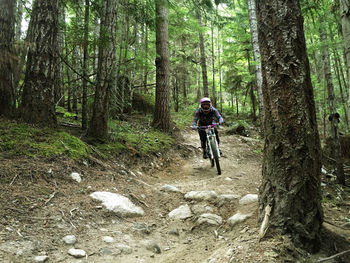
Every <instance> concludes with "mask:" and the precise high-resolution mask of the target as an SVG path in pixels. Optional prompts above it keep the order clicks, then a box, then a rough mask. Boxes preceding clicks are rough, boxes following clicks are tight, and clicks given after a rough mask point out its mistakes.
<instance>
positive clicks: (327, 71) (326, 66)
mask: <svg viewBox="0 0 350 263" xmlns="http://www.w3.org/2000/svg"><path fill="white" fill-rule="evenodd" d="M319 30H320V39H321V42H322V60H323V71H324V76H325V80H326V83H327V91H328V106H329V115H330V117H329V120H330V121H331V136H332V152H333V154H334V156H333V159H334V160H336V174H337V181H338V183H340V184H343V185H345V176H344V167H343V160H342V156H341V149H340V142H339V131H338V123H339V117H335V114H338V113H337V108H336V107H335V103H334V100H335V95H334V86H333V82H332V73H331V62H330V55H329V50H328V46H327V34H326V32H325V27H324V21H323V20H322V18H321V22H320V27H319Z"/></svg>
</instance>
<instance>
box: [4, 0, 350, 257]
mask: <svg viewBox="0 0 350 263" xmlns="http://www.w3.org/2000/svg"><path fill="white" fill-rule="evenodd" d="M0 18H1V19H0V43H1V54H0V116H2V119H1V122H2V124H1V129H2V131H1V135H2V136H3V138H5V139H1V138H0V150H1V151H5V150H9V149H10V148H11V147H12V146H11V145H10V144H9V143H7V142H6V138H9V137H6V136H10V135H9V134H6V130H9V129H10V128H9V127H12V125H13V122H14V121H16V123H17V124H18V125H22V124H23V125H29V126H27V128H26V129H28V130H29V129H31V127H38V128H39V129H47V128H48V129H51V131H52V130H53V131H56V132H57V131H60V129H62V128H69V129H75V132H73V133H75V134H79V136H80V137H79V138H81V139H82V140H83V141H84V143H85V144H86V145H90V146H88V147H90V149H93V151H95V152H97V153H98V155H100V156H106V155H105V154H106V152H107V151H109V152H110V151H112V150H115V151H116V152H118V154H119V153H120V152H123V151H128V150H130V149H132V151H141V152H142V151H143V152H147V151H149V149H148V148H147V149H145V148H142V149H141V148H140V149H139V148H137V146H139V147H140V145H141V141H144V140H146V141H147V140H151V141H152V140H153V141H154V138H153V137H146V136H144V134H145V133H147V132H149V133H150V134H156V137H157V139H156V140H158V138H163V139H159V140H162V143H163V144H164V145H170V144H172V143H173V140H174V138H176V132H177V131H178V130H179V129H184V128H185V127H188V126H190V125H191V121H192V118H193V113H194V111H195V109H196V108H197V107H198V103H199V100H200V99H201V98H202V97H210V98H211V100H212V104H213V106H214V107H215V108H217V109H218V110H219V111H220V112H221V113H222V115H223V117H224V119H225V122H226V125H227V126H230V125H231V124H232V123H234V122H235V123H239V124H241V125H243V126H246V127H247V125H252V126H254V127H256V129H257V131H258V134H259V136H260V138H262V140H264V144H265V145H264V149H262V150H261V151H262V154H263V160H262V183H261V185H260V188H259V208H258V210H259V222H262V221H265V220H266V218H267V219H268V220H269V221H268V223H267V224H268V229H263V231H270V230H271V231H276V233H281V234H290V235H291V236H292V240H293V242H294V244H295V245H296V246H298V247H302V248H305V249H307V250H308V251H312V252H314V251H317V250H318V249H319V247H320V243H321V242H322V241H321V228H322V222H323V209H322V204H321V202H322V196H321V167H322V165H325V164H327V165H328V166H329V167H332V169H333V170H334V174H335V175H336V181H337V183H338V184H339V185H340V186H342V187H345V185H346V180H347V178H346V169H347V168H348V166H347V165H346V162H345V159H344V155H345V154H346V153H347V151H348V149H349V147H350V143H349V140H348V137H347V135H348V133H349V131H350V124H349V123H350V72H349V70H350V1H348V0H311V1H304V0H300V1H291V0H290V1H283V0H264V1H259V0H256V1H255V0H246V1H243V0H232V1H226V0H215V1H210V0H184V1H171V0H170V1H166V0H154V1H153V0H120V1H117V0H32V1H31V0H17V1H15V0H0ZM135 118H136V119H138V118H142V121H140V123H141V127H140V125H139V126H138V128H137V129H139V130H135V129H136V128H135V126H132V125H131V124H130V123H129V121H131V120H132V119H135ZM21 127H22V128H23V126H21ZM28 130H26V131H27V132H28ZM77 130H79V132H77ZM133 133H134V134H138V135H134V136H139V135H140V134H142V135H143V136H144V137H138V139H136V140H135V141H132V140H133V139H132V138H131V137H132V136H131V134H133ZM54 136H56V137H57V136H66V135H62V133H60V132H58V133H56V134H55V135H54ZM130 136H131V137H130ZM150 136H151V135H150ZM162 136H163V137H162ZM60 138H61V139H60V140H61V142H62V144H63V148H65V150H67V145H65V143H63V139H62V137H60ZM129 141H132V143H133V145H131V144H130V143H129ZM84 143H83V144H84ZM61 146H62V145H61ZM84 146H85V145H84ZM68 147H69V146H68ZM149 147H153V146H152V145H151V146H149ZM11 149H12V148H11ZM135 149H136V150H135ZM104 151H105V152H104ZM16 153H19V151H18V149H17V152H16ZM75 154H76V155H79V154H78V153H75ZM267 210H269V212H266V211H267ZM267 214H268V216H267ZM264 218H265V219H264ZM265 227H266V226H265Z"/></svg>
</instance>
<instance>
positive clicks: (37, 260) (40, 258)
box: [34, 256, 49, 263]
mask: <svg viewBox="0 0 350 263" xmlns="http://www.w3.org/2000/svg"><path fill="white" fill-rule="evenodd" d="M48 259H49V257H48V256H36V257H35V258H34V261H35V262H38V263H41V262H45V261H46V260H48Z"/></svg>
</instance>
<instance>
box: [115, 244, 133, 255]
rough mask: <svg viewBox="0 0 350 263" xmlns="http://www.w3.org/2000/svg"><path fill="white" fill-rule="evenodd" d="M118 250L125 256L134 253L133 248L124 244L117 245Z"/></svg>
mask: <svg viewBox="0 0 350 263" xmlns="http://www.w3.org/2000/svg"><path fill="white" fill-rule="evenodd" d="M116 248H118V249H119V250H120V251H121V252H122V253H123V254H131V253H132V248H131V247H130V246H128V245H125V244H122V243H120V244H118V245H116Z"/></svg>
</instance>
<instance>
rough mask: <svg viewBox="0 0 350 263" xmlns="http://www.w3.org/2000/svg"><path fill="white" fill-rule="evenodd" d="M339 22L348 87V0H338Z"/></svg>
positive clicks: (349, 25)
mask: <svg viewBox="0 0 350 263" xmlns="http://www.w3.org/2000/svg"><path fill="white" fill-rule="evenodd" d="M340 13H341V24H342V31H343V39H344V49H345V52H344V53H345V65H346V69H347V70H346V71H347V81H348V87H350V1H349V0H340ZM348 94H349V97H348V116H350V91H349V92H348Z"/></svg>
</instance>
